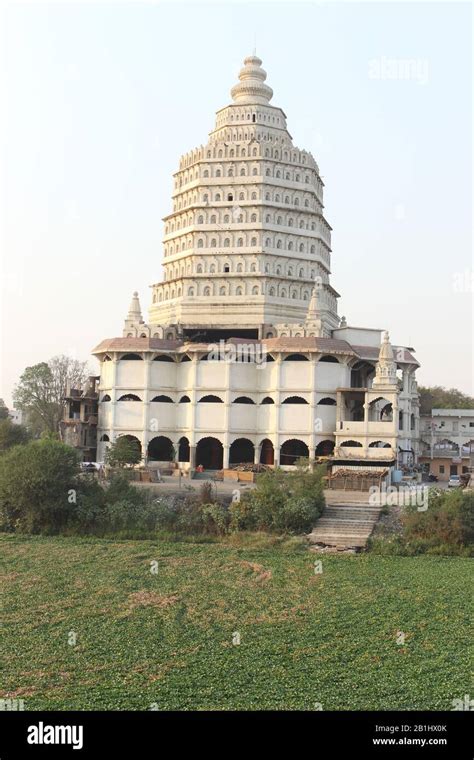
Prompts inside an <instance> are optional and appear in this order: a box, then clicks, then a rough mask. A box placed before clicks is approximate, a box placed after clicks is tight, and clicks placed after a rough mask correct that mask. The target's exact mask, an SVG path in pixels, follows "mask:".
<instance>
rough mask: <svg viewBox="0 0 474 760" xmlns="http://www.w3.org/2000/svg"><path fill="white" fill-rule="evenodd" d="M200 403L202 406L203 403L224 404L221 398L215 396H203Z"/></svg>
mask: <svg viewBox="0 0 474 760" xmlns="http://www.w3.org/2000/svg"><path fill="white" fill-rule="evenodd" d="M198 403H199V404H201V403H204V404H223V403H224V402H223V401H222V399H221V398H219V396H213V395H212V394H209V395H208V396H203V397H202V398H200V399H199V400H198Z"/></svg>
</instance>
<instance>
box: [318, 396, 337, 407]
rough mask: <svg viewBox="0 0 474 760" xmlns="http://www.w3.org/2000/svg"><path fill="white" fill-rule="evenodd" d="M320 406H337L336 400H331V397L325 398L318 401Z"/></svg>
mask: <svg viewBox="0 0 474 760" xmlns="http://www.w3.org/2000/svg"><path fill="white" fill-rule="evenodd" d="M318 405H320V406H336V399H335V398H330V397H329V396H325V397H324V398H322V399H320V400H319V401H318Z"/></svg>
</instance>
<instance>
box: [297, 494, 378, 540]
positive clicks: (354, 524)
mask: <svg viewBox="0 0 474 760" xmlns="http://www.w3.org/2000/svg"><path fill="white" fill-rule="evenodd" d="M358 496H359V498H358V499H357V500H353V501H352V500H350V498H348V499H344V501H343V502H342V501H340V502H338V503H330V504H327V505H326V507H325V509H324V512H323V515H322V517H320V518H319V520H318V521H317V523H316V525H315V526H314V528H313V530H312V532H311V533H310V534H309V536H308V540H309V542H310V544H312V545H319V546H330V547H334V548H336V549H363V548H364V547H365V545H366V544H367V540H368V538H369V536H370V534H371V533H372V531H373V529H374V527H375V524H376V522H377V520H378V518H379V515H380V510H381V508H380V507H378V506H372V505H369V504H368V503H367V502H365V503H363V502H362V501H361V500H360V495H359V494H358Z"/></svg>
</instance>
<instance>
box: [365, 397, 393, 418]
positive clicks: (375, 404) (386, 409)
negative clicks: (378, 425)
mask: <svg viewBox="0 0 474 760" xmlns="http://www.w3.org/2000/svg"><path fill="white" fill-rule="evenodd" d="M369 420H371V421H372V422H379V421H380V422H392V420H393V406H392V403H391V402H390V401H389V400H388V399H387V398H384V397H383V396H379V397H378V398H375V399H374V400H373V401H371V402H370V404H369Z"/></svg>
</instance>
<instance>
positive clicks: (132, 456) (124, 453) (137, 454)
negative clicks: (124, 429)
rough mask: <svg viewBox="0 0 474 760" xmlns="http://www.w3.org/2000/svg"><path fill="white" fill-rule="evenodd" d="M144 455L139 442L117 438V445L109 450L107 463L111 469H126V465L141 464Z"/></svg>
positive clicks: (106, 456)
mask: <svg viewBox="0 0 474 760" xmlns="http://www.w3.org/2000/svg"><path fill="white" fill-rule="evenodd" d="M141 458H142V454H141V451H140V446H139V444H138V442H137V441H133V440H130V439H129V438H126V437H125V436H120V437H119V438H117V440H116V441H115V443H112V445H111V446H110V447H109V448H108V449H107V452H106V454H105V461H106V463H107V464H109V465H110V466H111V467H126V465H133V464H138V463H139V462H141Z"/></svg>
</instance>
